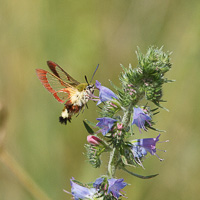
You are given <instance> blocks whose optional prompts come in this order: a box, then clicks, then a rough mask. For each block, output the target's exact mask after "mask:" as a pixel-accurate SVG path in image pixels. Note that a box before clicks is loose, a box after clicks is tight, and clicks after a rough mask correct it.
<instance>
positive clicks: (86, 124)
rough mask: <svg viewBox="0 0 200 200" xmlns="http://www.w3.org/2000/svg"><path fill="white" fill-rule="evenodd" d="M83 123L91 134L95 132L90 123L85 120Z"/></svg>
mask: <svg viewBox="0 0 200 200" xmlns="http://www.w3.org/2000/svg"><path fill="white" fill-rule="evenodd" d="M83 124H84V126H85V128H86V130H87V132H88V133H89V134H91V135H93V134H94V131H93V129H92V128H91V127H90V126H89V125H88V123H87V122H85V121H83Z"/></svg>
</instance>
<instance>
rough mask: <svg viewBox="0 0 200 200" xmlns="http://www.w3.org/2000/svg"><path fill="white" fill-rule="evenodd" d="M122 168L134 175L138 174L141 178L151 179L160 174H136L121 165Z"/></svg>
mask: <svg viewBox="0 0 200 200" xmlns="http://www.w3.org/2000/svg"><path fill="white" fill-rule="evenodd" d="M121 169H123V170H124V171H126V172H128V173H129V174H131V175H133V176H136V177H138V178H141V179H150V178H153V177H156V176H158V175H159V174H153V175H149V176H143V175H139V174H135V173H133V172H131V171H129V170H127V169H126V168H124V167H121Z"/></svg>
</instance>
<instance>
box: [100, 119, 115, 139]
mask: <svg viewBox="0 0 200 200" xmlns="http://www.w3.org/2000/svg"><path fill="white" fill-rule="evenodd" d="M97 120H99V122H98V123H97V124H96V126H98V127H99V128H101V130H100V131H101V132H102V134H103V135H104V136H105V135H106V134H107V133H108V132H109V131H110V130H111V128H112V127H113V125H114V123H115V122H116V121H117V120H116V119H112V118H110V117H102V118H97Z"/></svg>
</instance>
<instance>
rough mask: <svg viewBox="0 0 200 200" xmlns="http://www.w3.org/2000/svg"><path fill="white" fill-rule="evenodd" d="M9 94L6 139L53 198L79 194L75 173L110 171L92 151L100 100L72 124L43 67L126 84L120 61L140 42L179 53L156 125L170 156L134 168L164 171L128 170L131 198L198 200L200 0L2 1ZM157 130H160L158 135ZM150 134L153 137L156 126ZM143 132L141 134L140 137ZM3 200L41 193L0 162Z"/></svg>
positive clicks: (1, 75) (2, 79)
mask: <svg viewBox="0 0 200 200" xmlns="http://www.w3.org/2000/svg"><path fill="white" fill-rule="evenodd" d="M0 5H1V6H0V101H1V102H3V103H4V105H5V106H6V108H7V110H8V119H7V125H6V128H7V129H6V137H5V140H4V146H5V148H6V149H7V151H8V152H9V153H10V154H11V155H12V156H13V157H14V158H15V159H16V160H17V162H18V163H19V164H20V165H21V166H22V167H23V168H24V169H25V170H26V171H27V172H28V174H30V176H31V177H32V178H33V180H34V181H35V182H36V183H37V184H38V185H39V187H40V188H41V189H42V190H44V191H45V192H46V193H47V194H48V196H49V197H50V198H51V199H70V198H71V197H70V195H68V194H66V193H64V192H63V189H66V190H68V191H70V183H69V179H70V178H71V177H75V178H76V179H78V180H80V181H81V182H86V183H87V182H91V181H94V180H95V179H96V178H97V177H99V176H100V175H101V174H104V173H105V172H106V164H107V163H106V160H107V157H106V156H105V157H104V160H105V161H104V162H103V164H102V167H101V168H100V169H93V168H92V167H91V166H90V165H89V164H88V163H87V161H86V157H85V156H84V155H83V152H85V149H84V147H83V146H84V144H85V143H86V136H87V132H86V131H85V129H84V127H83V123H82V120H83V119H85V118H87V119H89V120H92V121H95V119H96V117H97V113H96V110H97V107H96V106H95V104H94V103H92V102H90V103H89V109H86V110H85V111H84V113H83V114H80V115H79V117H77V118H76V117H75V118H73V120H72V122H73V123H71V124H69V125H67V126H64V125H60V124H59V123H58V116H59V115H60V112H61V110H62V108H63V106H62V105H61V104H59V103H57V102H56V100H55V99H54V98H53V97H52V96H51V94H49V93H48V92H47V91H46V90H45V89H44V88H43V87H42V85H41V83H40V82H39V80H38V79H37V77H36V74H35V69H36V68H43V69H46V70H47V69H48V67H47V65H46V61H47V60H52V61H55V62H57V63H58V64H59V65H60V66H62V67H63V68H64V69H65V70H66V71H67V72H68V73H69V74H71V75H72V76H73V77H75V78H76V79H77V80H79V81H80V82H84V75H87V76H88V77H91V76H92V73H93V71H94V69H95V67H96V65H97V64H100V68H99V70H98V72H97V73H96V75H95V79H98V80H99V81H100V82H102V83H103V85H105V86H108V87H110V84H109V79H111V80H112V81H113V82H114V83H115V84H117V85H118V84H119V82H118V76H119V73H120V72H121V67H120V64H121V63H122V64H123V65H124V66H128V64H129V63H132V65H134V66H136V65H137V59H136V55H135V50H136V49H137V46H139V47H140V49H141V51H142V52H143V53H145V52H146V50H147V48H148V47H149V46H150V45H155V46H158V47H161V46H163V45H164V51H172V52H173V54H172V56H171V57H172V63H173V68H172V70H171V71H170V72H169V73H168V74H167V77H168V78H170V79H176V82H175V83H171V84H168V85H166V86H164V97H163V98H164V99H166V100H167V101H168V102H167V103H164V104H163V105H164V106H165V107H167V108H168V109H169V110H170V112H167V111H164V110H161V112H160V114H159V115H157V116H156V118H155V120H156V121H158V123H157V127H158V128H160V129H164V130H166V131H167V132H166V133H163V135H162V137H161V140H167V139H169V140H170V142H169V143H166V144H165V143H164V144H162V145H160V146H159V147H160V149H167V153H162V152H160V153H159V155H160V157H162V158H164V159H165V160H164V162H160V161H159V160H158V159H157V158H156V157H155V156H152V157H150V158H148V159H147V160H146V161H145V162H144V166H145V168H146V169H145V170H143V169H140V168H138V169H135V170H134V172H135V173H139V174H143V175H149V174H154V173H159V174H160V175H159V176H158V177H156V178H154V179H151V180H141V179H138V178H136V177H132V176H130V175H128V174H126V173H125V172H123V171H118V173H117V177H118V178H124V179H125V181H126V182H127V183H130V184H131V186H127V187H126V188H125V189H124V190H125V191H126V193H127V197H128V198H129V199H130V200H132V199H137V200H151V199H154V200H160V199H163V200H165V199H166V200H168V199H172V200H173V199H176V200H177V199H183V200H186V199H187V200H188V199H198V194H199V187H200V186H199V185H200V184H199V180H200V173H199V169H200V160H199V158H198V156H199V153H198V152H199V151H200V148H199V142H200V141H199V140H200V137H199V134H200V133H199V126H198V123H199V122H198V121H199V118H200V112H199V102H200V94H199V88H200V78H199V76H200V1H198V0H190V1H188V0H126V1H120V0H107V1H106V0H104V1H97V0H96V1H95V0H84V1H72V0H66V1H60V0H58V1H53V0H35V1H26V0H18V1H13V0H6V1H4V0H0ZM149 134H151V136H152V135H154V136H156V135H157V133H155V132H151V133H149ZM142 136H144V137H148V134H147V133H144V134H143V135H142ZM140 137H141V136H140ZM0 199H1V200H10V199H15V200H32V199H35V198H34V197H33V196H32V195H31V194H30V193H29V192H28V191H27V190H26V189H25V188H24V187H23V185H22V184H21V183H20V181H19V180H18V179H17V178H16V177H15V176H14V175H13V173H11V171H10V170H9V169H8V168H7V167H6V166H5V165H4V164H3V163H2V162H0Z"/></svg>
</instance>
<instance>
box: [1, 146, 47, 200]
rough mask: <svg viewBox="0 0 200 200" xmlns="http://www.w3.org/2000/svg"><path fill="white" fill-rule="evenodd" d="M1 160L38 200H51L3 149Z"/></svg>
mask: <svg viewBox="0 0 200 200" xmlns="http://www.w3.org/2000/svg"><path fill="white" fill-rule="evenodd" d="M0 160H1V161H2V163H4V164H5V165H6V166H7V167H8V168H9V169H10V170H11V171H12V173H13V174H14V175H15V176H16V177H17V178H18V179H19V180H20V181H21V183H22V184H23V185H24V187H25V188H26V189H27V190H28V191H29V192H30V193H31V194H32V195H33V196H34V197H35V198H36V199H38V200H50V198H49V197H48V196H47V195H46V194H45V193H44V192H43V191H42V190H41V189H40V188H39V187H38V185H37V184H36V183H35V182H34V181H33V180H32V179H31V177H30V176H29V175H28V174H27V173H26V172H25V171H24V170H23V169H22V167H21V166H20V165H19V164H18V163H17V162H16V160H15V159H14V158H13V157H12V156H11V155H10V154H9V153H8V152H7V151H6V150H4V148H3V147H2V148H1V149H0Z"/></svg>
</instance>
